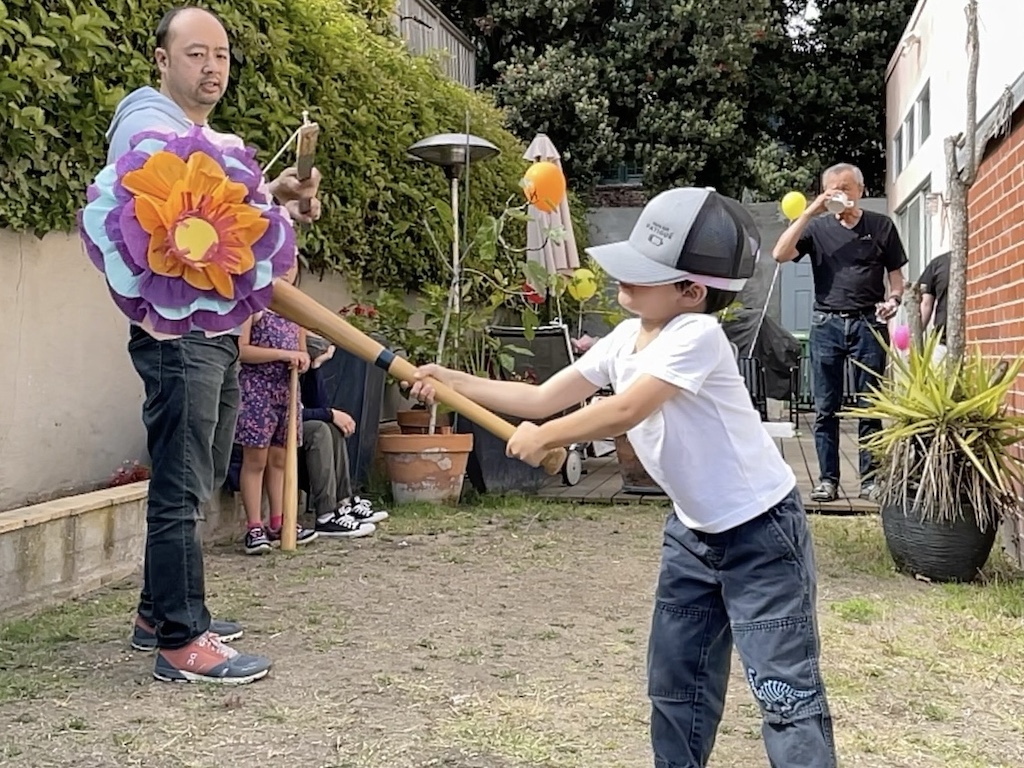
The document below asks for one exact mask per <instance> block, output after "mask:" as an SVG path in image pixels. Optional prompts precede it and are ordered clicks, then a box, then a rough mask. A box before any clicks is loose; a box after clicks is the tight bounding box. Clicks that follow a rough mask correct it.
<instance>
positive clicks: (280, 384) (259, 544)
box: [235, 264, 316, 555]
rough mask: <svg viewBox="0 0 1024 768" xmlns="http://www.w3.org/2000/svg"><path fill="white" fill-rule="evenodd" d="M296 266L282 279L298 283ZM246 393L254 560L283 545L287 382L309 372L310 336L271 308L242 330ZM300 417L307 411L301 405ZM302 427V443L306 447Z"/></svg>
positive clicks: (243, 415) (242, 436) (246, 481)
mask: <svg viewBox="0 0 1024 768" xmlns="http://www.w3.org/2000/svg"><path fill="white" fill-rule="evenodd" d="M297 275H298V265H297V264H296V265H295V266H293V267H292V268H291V270H289V271H288V273H287V274H286V275H285V276H284V278H283V279H285V280H287V281H288V282H290V283H293V284H294V283H295V278H296V276H297ZM238 350H239V356H240V358H241V363H242V364H241V370H240V371H239V374H238V383H239V385H240V389H241V391H242V396H241V406H240V408H239V412H238V427H237V429H236V431H235V442H237V443H238V444H239V445H241V446H242V469H241V474H240V477H239V485H240V486H241V492H242V505H243V506H244V507H245V516H246V518H247V522H248V526H247V531H246V534H245V551H246V552H247V553H248V554H250V555H258V554H262V553H263V552H267V551H269V550H270V548H271V543H272V542H276V541H280V538H281V525H282V516H283V510H284V466H285V446H286V444H287V437H288V382H289V379H290V376H291V369H292V368H295V367H298V369H299V373H305V371H306V370H308V369H309V354H308V353H307V351H306V331H305V329H304V328H301V327H300V326H298V325H296V324H295V323H293V322H291V321H290V320H285V319H284V318H283V317H281V316H280V315H278V314H276V313H275V312H272V311H271V310H269V309H267V310H264V311H263V312H259V313H257V314H255V315H253V316H252V317H250V318H249V319H248V320H247V321H246V322H245V324H244V325H243V326H242V333H241V336H240V337H239V342H238ZM297 407H298V412H299V413H301V412H302V406H301V404H299V405H298V406H297ZM298 426H299V430H298V435H297V441H298V442H297V444H298V445H301V442H302V429H301V425H298ZM264 487H265V488H266V490H267V498H268V500H269V502H270V525H269V527H266V526H264V524H263V489H264ZM315 538H316V531H314V530H309V529H305V528H303V527H302V526H299V530H298V534H297V541H298V543H299V544H308V543H309V542H310V541H312V540H313V539H315Z"/></svg>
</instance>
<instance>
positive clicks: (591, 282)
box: [566, 267, 597, 301]
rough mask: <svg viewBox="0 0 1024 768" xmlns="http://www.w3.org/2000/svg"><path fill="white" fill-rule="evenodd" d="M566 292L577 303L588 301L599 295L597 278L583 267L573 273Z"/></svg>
mask: <svg viewBox="0 0 1024 768" xmlns="http://www.w3.org/2000/svg"><path fill="white" fill-rule="evenodd" d="M566 290H568V291H569V295H570V296H572V297H573V298H574V299H576V301H586V300H587V299H589V298H590V297H591V296H593V295H594V294H595V293H597V277H596V276H595V275H594V273H593V272H591V271H590V270H589V269H586V268H583V267H581V268H580V269H577V270H576V271H575V272H573V273H572V280H570V281H569V285H568V286H567V288H566Z"/></svg>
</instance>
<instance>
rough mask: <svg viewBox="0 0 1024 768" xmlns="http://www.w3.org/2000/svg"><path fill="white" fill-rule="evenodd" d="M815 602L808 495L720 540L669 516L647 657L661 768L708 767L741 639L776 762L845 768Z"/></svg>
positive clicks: (783, 767)
mask: <svg viewBox="0 0 1024 768" xmlns="http://www.w3.org/2000/svg"><path fill="white" fill-rule="evenodd" d="M816 600H817V580H816V577H815V564H814V547H813V543H812V541H811V533H810V530H809V528H808V525H807V515H806V513H805V511H804V507H803V503H802V502H801V500H800V492H799V490H797V489H795V488H794V489H793V490H792V491H791V492H790V493H789V494H788V495H787V496H786V497H785V498H784V499H783V500H782V501H781V502H779V503H778V504H777V505H776V506H774V507H772V508H771V509H769V510H768V511H767V512H765V513H763V514H761V515H758V516H757V517H755V518H754V519H753V520H751V521H749V522H747V523H744V524H743V525H739V526H737V527H736V528H733V529H731V530H728V531H724V532H722V533H701V532H699V531H693V530H690V529H689V528H687V527H686V526H685V525H683V523H682V522H681V521H680V520H679V518H678V517H677V516H676V515H675V514H674V513H670V514H669V517H668V520H667V522H666V524H665V538H664V544H663V546H662V558H661V574H660V576H659V578H658V592H657V600H656V603H655V606H654V617H653V620H652V624H651V637H650V642H649V644H648V660H647V677H648V683H647V685H648V695H649V696H650V699H651V706H652V709H651V745H652V747H653V750H654V766H655V768H704V766H706V765H707V762H708V757H709V756H710V754H711V750H712V748H713V747H714V744H715V737H716V735H717V732H718V725H719V722H720V721H721V719H722V710H723V708H724V706H725V696H726V688H727V685H728V682H729V667H730V664H731V657H732V647H733V642H735V645H736V650H737V651H738V652H739V656H740V659H741V660H742V663H743V676H744V677H745V678H746V680H747V684H748V685H749V687H750V690H751V692H752V693H753V695H754V699H755V700H756V701H757V704H758V706H759V708H760V710H761V719H762V726H761V734H762V736H763V738H764V747H765V751H766V752H767V753H768V759H769V761H770V763H771V765H772V766H774V767H775V768H835V766H836V755H835V740H834V737H833V733H832V717H831V715H830V714H829V707H828V702H827V700H826V697H825V688H824V684H823V682H822V678H821V669H820V667H819V662H818V658H819V655H820V648H819V640H818V625H817V618H816V615H817V614H816Z"/></svg>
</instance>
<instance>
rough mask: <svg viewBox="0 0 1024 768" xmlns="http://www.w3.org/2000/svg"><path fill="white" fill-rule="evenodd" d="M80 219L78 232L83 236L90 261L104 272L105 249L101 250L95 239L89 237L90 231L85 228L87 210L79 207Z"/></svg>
mask: <svg viewBox="0 0 1024 768" xmlns="http://www.w3.org/2000/svg"><path fill="white" fill-rule="evenodd" d="M76 218H77V220H78V234H79V236H80V237H81V238H82V244H83V245H84V246H85V253H86V255H87V256H88V257H89V261H91V262H92V265H93V266H94V267H96V269H98V270H99V271H100V272H103V267H104V266H105V265H104V263H103V251H101V250H100V248H99V246H98V245H96V243H94V242H93V239H92V238H91V237H89V233H88V232H87V231H86V229H85V210H84V209H79V211H78V214H77V215H76Z"/></svg>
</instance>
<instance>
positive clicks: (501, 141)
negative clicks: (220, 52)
mask: <svg viewBox="0 0 1024 768" xmlns="http://www.w3.org/2000/svg"><path fill="white" fill-rule="evenodd" d="M168 7H169V3H168V2H167V0H90V1H83V0H13V1H12V0H6V2H5V3H3V4H0V95H2V98H0V122H2V123H3V124H4V125H5V126H8V128H6V129H5V130H4V131H3V132H0V148H2V165H0V227H8V228H13V229H15V230H21V231H32V232H35V233H36V234H40V235H41V234H43V233H45V232H49V231H57V230H63V231H67V230H70V229H71V228H72V227H73V223H74V216H75V211H76V210H77V209H78V208H79V207H80V206H81V205H82V204H83V202H84V198H85V188H86V186H87V184H88V183H89V181H90V180H91V179H92V177H93V176H94V175H95V173H96V172H97V171H98V170H99V168H100V167H101V166H102V164H103V161H104V158H105V154H106V139H105V137H104V133H105V131H106V129H107V127H108V125H109V123H110V118H111V115H112V114H113V110H114V107H115V106H116V104H117V102H118V100H119V99H120V98H121V97H123V96H124V95H125V94H126V93H127V92H128V91H130V90H131V89H133V88H135V87H138V86H139V85H143V84H151V83H154V82H155V67H154V65H153V64H152V53H151V52H152V49H153V45H154V42H153V36H152V32H153V30H154V29H155V27H156V23H157V21H158V20H159V18H160V15H161V14H162V13H163V12H164V11H165V10H166V9H167V8H168ZM208 7H209V8H211V9H212V10H214V11H216V12H217V13H218V15H220V17H221V18H222V19H223V20H224V22H225V25H226V26H227V28H228V32H229V35H230V36H231V40H232V47H233V55H234V62H233V66H232V84H231V86H230V88H229V90H228V93H227V95H226V96H225V98H224V100H223V101H222V103H221V105H220V106H219V107H218V108H217V110H216V111H215V112H214V115H213V118H212V122H213V124H214V126H215V127H218V128H220V129H223V130H231V131H233V132H236V133H238V134H239V135H241V136H242V137H243V138H244V139H245V140H246V141H247V142H249V143H251V144H254V145H256V146H257V147H259V149H260V155H259V157H260V159H261V160H262V161H264V162H265V161H266V160H267V159H269V158H270V157H271V156H272V155H273V154H274V153H275V152H276V151H277V149H278V148H279V147H280V145H281V144H282V143H283V142H284V141H285V140H286V139H287V138H288V136H290V135H291V133H292V132H293V131H294V129H295V128H296V127H297V125H298V121H299V120H300V115H301V112H302V110H303V109H308V110H309V111H310V114H311V117H312V119H314V120H316V121H318V122H319V123H320V125H321V141H320V143H319V146H318V165H319V167H320V168H321V170H322V172H323V174H324V182H323V185H322V198H323V201H324V205H325V215H324V217H323V219H321V221H320V222H319V223H318V225H317V226H315V227H313V228H312V229H310V230H309V231H308V232H307V233H306V234H304V235H303V254H304V256H306V258H307V259H308V260H309V262H310V264H311V265H312V266H313V267H314V268H327V269H331V268H333V269H337V270H339V271H341V272H342V273H344V274H346V275H347V276H349V277H350V278H357V279H358V278H362V279H367V280H370V281H372V282H373V283H375V284H376V285H378V286H381V287H414V286H417V285H420V284H422V283H423V282H424V281H428V280H433V279H437V278H438V277H439V276H440V274H441V272H440V269H441V268H440V266H439V263H438V259H437V257H436V255H435V253H436V252H435V250H434V249H433V247H432V245H431V243H430V241H429V239H428V235H427V233H426V229H425V227H424V226H423V224H422V220H423V217H424V216H426V215H429V214H428V210H429V209H430V207H431V206H432V205H434V204H435V203H438V202H440V203H442V204H443V203H444V202H445V201H446V200H447V198H448V189H447V183H446V181H445V179H444V177H443V174H442V173H441V171H440V170H439V169H436V168H431V167H429V166H423V165H421V164H416V163H413V162H410V161H409V159H408V158H407V155H406V153H405V150H406V148H407V147H408V146H409V145H410V144H412V143H414V142H415V141H417V140H419V139H421V138H423V137H425V136H428V135H430V134H433V133H441V132H461V131H463V130H465V126H466V114H467V110H468V112H469V117H470V130H471V132H473V133H475V134H478V135H480V136H483V137H485V138H487V139H489V140H490V141H492V142H494V143H495V144H496V145H497V146H498V147H500V148H501V150H502V154H501V156H500V157H499V158H497V159H492V160H489V161H487V162H485V163H481V164H479V165H475V166H473V169H472V176H471V179H470V190H471V202H470V217H471V226H474V223H475V221H479V220H480V218H481V217H483V216H485V215H487V214H491V215H497V213H499V212H500V211H501V210H502V209H503V208H504V204H505V201H506V200H507V199H508V198H509V197H510V196H517V195H518V193H519V187H518V181H519V179H520V177H521V175H522V171H523V170H524V168H525V167H526V162H525V161H524V160H522V153H523V149H524V145H523V144H522V143H521V142H520V141H519V140H518V139H516V138H515V137H514V136H512V135H511V134H510V133H508V132H507V131H505V130H504V129H503V127H502V115H501V113H500V112H499V111H498V110H497V109H495V108H494V107H493V105H492V104H491V103H490V102H488V101H487V100H486V99H485V98H484V97H482V96H480V95H478V94H473V93H470V92H469V91H467V90H466V89H465V88H463V87H461V86H459V85H458V84H455V83H452V82H450V81H449V80H447V79H446V78H445V77H444V76H443V75H442V74H440V72H439V71H438V69H437V68H436V67H435V66H434V65H433V63H432V62H430V61H428V60H426V59H423V58H414V57H411V56H410V55H409V54H408V53H407V51H406V49H405V47H404V45H403V44H402V42H401V40H400V39H398V37H397V36H396V35H395V34H394V33H393V32H392V31H391V27H390V24H389V21H388V13H389V10H390V7H391V3H390V2H388V0H233V1H223V2H210V3H208ZM113 19H118V21H117V22H116V23H115V22H114V21H112V20H113ZM12 59H13V60H12ZM287 157H294V154H290V155H287ZM281 167H283V166H278V168H277V169H275V170H279V169H280V168H281ZM575 202H576V203H577V204H576V205H575V206H574V208H575V211H574V218H576V220H577V225H576V226H575V227H574V228H575V230H576V233H577V237H578V239H579V240H580V241H582V240H583V239H585V231H586V230H585V225H584V224H583V221H584V220H583V218H582V217H583V214H584V210H583V206H582V205H580V204H578V201H575ZM435 217H436V214H435ZM439 222H440V219H437V218H435V220H434V223H435V226H434V230H435V232H438V233H439V234H440V235H443V234H444V228H443V227H442V226H439ZM441 245H442V247H446V244H445V243H443V242H442V243H441ZM581 247H582V242H581Z"/></svg>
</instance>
